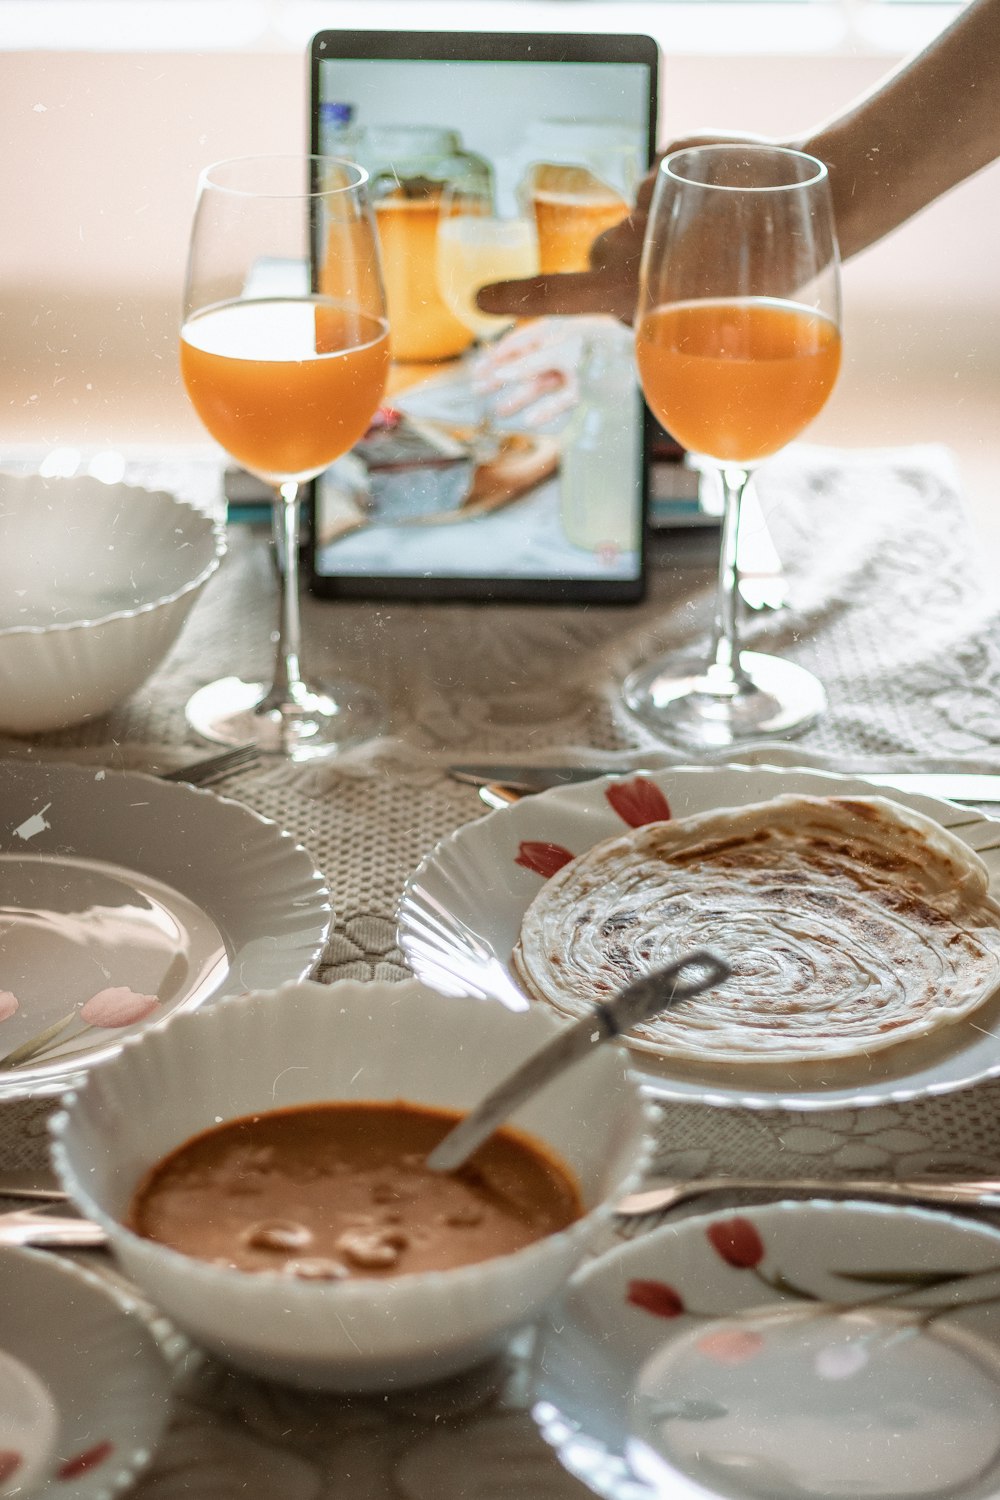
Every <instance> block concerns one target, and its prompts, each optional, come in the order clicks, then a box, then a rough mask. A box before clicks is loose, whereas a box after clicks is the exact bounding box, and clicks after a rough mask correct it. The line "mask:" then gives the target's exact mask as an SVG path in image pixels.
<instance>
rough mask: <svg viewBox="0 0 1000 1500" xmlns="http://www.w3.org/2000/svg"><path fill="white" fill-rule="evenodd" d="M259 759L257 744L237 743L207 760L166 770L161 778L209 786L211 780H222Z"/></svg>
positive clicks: (190, 784) (191, 784) (192, 784)
mask: <svg viewBox="0 0 1000 1500" xmlns="http://www.w3.org/2000/svg"><path fill="white" fill-rule="evenodd" d="M259 759H260V751H259V750H258V748H257V746H256V745H237V746H236V747H235V749H233V750H223V751H221V752H220V753H219V754H218V755H210V756H208V757H207V759H205V760H196V761H193V762H192V764H191V765H189V766H179V767H178V768H177V770H176V771H166V772H165V773H164V774H163V775H162V776H161V777H160V780H161V781H183V782H186V783H187V784H188V785H189V786H208V785H209V783H210V782H213V781H221V779H222V778H223V777H224V776H230V775H232V773H233V772H234V771H241V770H243V769H244V768H245V767H247V766H252V765H254V764H255V763H256V761H258V760H259Z"/></svg>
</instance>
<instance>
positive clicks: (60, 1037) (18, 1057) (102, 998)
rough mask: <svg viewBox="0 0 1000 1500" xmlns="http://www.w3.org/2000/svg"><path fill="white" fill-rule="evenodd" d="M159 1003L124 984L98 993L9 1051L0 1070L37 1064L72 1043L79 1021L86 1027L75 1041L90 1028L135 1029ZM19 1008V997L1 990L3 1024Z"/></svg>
mask: <svg viewBox="0 0 1000 1500" xmlns="http://www.w3.org/2000/svg"><path fill="white" fill-rule="evenodd" d="M159 1004H160V1001H159V997H158V996H156V995H141V994H139V993H138V991H136V990H133V989H129V987H128V985H124V984H121V985H114V986H111V987H110V988H108V989H104V990H98V992H97V993H96V994H95V995H91V996H90V997H89V999H87V1000H85V1001H84V1002H83V1004H82V1005H80V1006H74V1008H73V1009H72V1010H71V1011H70V1013H69V1015H67V1016H63V1017H62V1019H61V1020H59V1021H56V1022H55V1023H54V1024H53V1025H51V1026H47V1027H46V1028H45V1030H44V1031H40V1032H39V1033H38V1034H37V1035H36V1036H33V1037H32V1038H31V1040H30V1041H27V1042H23V1043H22V1044H21V1046H19V1047H15V1048H14V1050H13V1052H8V1053H7V1055H6V1056H5V1057H0V1067H4V1068H16V1067H19V1066H20V1065H21V1064H23V1063H27V1062H34V1061H36V1060H37V1059H38V1058H40V1057H42V1056H43V1055H44V1054H45V1053H46V1052H47V1051H48V1050H49V1048H50V1047H53V1046H55V1044H56V1043H57V1042H65V1041H67V1040H69V1038H68V1036H67V1032H68V1031H69V1030H70V1028H71V1027H72V1026H74V1025H75V1024H77V1023H79V1022H82V1023H83V1024H82V1026H81V1028H80V1030H79V1031H78V1032H77V1034H76V1035H75V1036H74V1037H73V1040H74V1041H79V1039H80V1037H81V1036H83V1034H84V1033H85V1032H86V1031H88V1030H90V1028H91V1027H98V1028H100V1029H101V1030H118V1029H120V1028H121V1027H123V1026H134V1025H136V1023H137V1022H139V1021H145V1020H146V1019H147V1017H148V1016H151V1015H152V1014H153V1012H154V1011H155V1010H156V1009H157V1008H158V1006H159ZM20 1009H21V1006H20V1002H19V1001H18V999H17V996H16V995H12V994H11V993H10V991H8V990H3V991H0V1021H6V1020H8V1019H9V1017H11V1016H13V1015H14V1014H16V1012H17V1011H19V1010H20Z"/></svg>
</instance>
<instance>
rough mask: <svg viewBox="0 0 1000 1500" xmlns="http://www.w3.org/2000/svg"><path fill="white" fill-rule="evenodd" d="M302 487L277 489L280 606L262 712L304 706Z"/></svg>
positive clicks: (290, 485) (288, 484)
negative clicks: (301, 658) (301, 659)
mask: <svg viewBox="0 0 1000 1500" xmlns="http://www.w3.org/2000/svg"><path fill="white" fill-rule="evenodd" d="M299 509H300V506H299V486H298V482H297V481H296V480H294V479H290V480H287V481H286V483H284V484H280V485H278V487H277V490H276V493H275V499H274V516H273V518H274V540H275V544H276V546H278V544H279V543H280V549H279V553H278V558H279V562H281V561H282V560H283V562H284V566H283V567H279V569H278V577H279V579H280V605H279V613H278V643H277V648H276V650H275V654H274V676H273V679H272V682H271V687H270V690H269V691H268V693H267V696H266V697H265V698H264V699H263V701H262V702H261V704H260V706H259V711H266V710H273V709H276V708H277V709H291V708H294V707H296V706H297V705H299V704H300V703H301V702H302V698H303V694H304V693H305V685H304V683H303V681H302V674H301V672H300V671H299V650H300V645H301V639H302V627H301V623H300V618H299Z"/></svg>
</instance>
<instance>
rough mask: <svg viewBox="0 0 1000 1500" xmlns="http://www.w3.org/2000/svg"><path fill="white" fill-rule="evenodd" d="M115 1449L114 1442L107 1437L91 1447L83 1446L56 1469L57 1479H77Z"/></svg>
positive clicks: (101, 1461) (94, 1467)
mask: <svg viewBox="0 0 1000 1500" xmlns="http://www.w3.org/2000/svg"><path fill="white" fill-rule="evenodd" d="M114 1451H115V1445H114V1443H111V1442H109V1441H108V1440H107V1439H105V1440H104V1442H102V1443H95V1444H94V1445H93V1447H92V1448H85V1449H84V1450H83V1452H82V1453H75V1454H74V1455H73V1457H72V1458H67V1459H65V1460H64V1462H63V1463H61V1464H60V1465H59V1468H58V1469H57V1470H56V1478H57V1479H63V1480H65V1479H77V1478H78V1477H79V1476H80V1475H81V1474H89V1473H90V1471H91V1469H96V1468H97V1466H98V1464H102V1463H103V1462H104V1460H105V1459H106V1458H110V1457H111V1455H112V1453H113V1452H114Z"/></svg>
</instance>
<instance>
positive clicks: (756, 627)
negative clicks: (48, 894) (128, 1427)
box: [0, 446, 1000, 1500]
mask: <svg viewBox="0 0 1000 1500" xmlns="http://www.w3.org/2000/svg"><path fill="white" fill-rule="evenodd" d="M131 477H133V478H135V479H136V480H138V481H140V482H144V483H148V484H152V485H156V486H162V487H172V488H174V489H175V490H177V491H178V492H179V493H183V494H186V495H187V496H188V497H189V498H191V499H193V500H195V501H198V502H200V503H204V504H206V505H212V504H214V503H217V498H218V475H217V473H216V472H215V471H214V470H213V469H212V468H210V467H208V466H205V465H203V464H185V463H173V464H160V465H150V464H146V465H142V466H137V467H136V468H134V470H133V471H132V475H131ZM759 493H760V499H761V504H762V507H763V509H764V512H765V514H766V515H767V517H768V524H769V527H770V530H771V532H772V535H773V537H774V540H775V542H776V544H777V547H778V550H779V552H780V554H781V556H782V558H783V560H784V562H785V565H786V568H787V572H788V579H789V592H790V606H789V607H788V608H787V609H785V610H783V611H781V612H780V613H778V614H764V613H761V614H756V615H752V616H751V617H750V618H749V619H748V621H747V625H746V639H747V643H748V644H749V645H752V646H755V647H757V648H758V649H760V648H762V647H763V648H764V649H769V650H773V651H775V652H777V653H779V654H781V655H784V656H787V657H788V658H789V659H792V660H795V661H798V662H800V663H801V664H802V665H804V666H806V667H809V668H811V669H812V670H813V671H815V672H816V673H817V674H818V675H819V676H820V677H821V678H822V680H823V682H824V683H825V685H826V687H827V691H828V694H829V699H830V707H829V712H828V713H827V715H826V717H825V718H824V720H823V721H822V723H821V724H819V725H817V726H816V728H815V729H814V730H812V731H811V732H810V733H809V734H808V735H806V736H805V737H804V738H803V739H802V740H801V741H799V742H797V744H796V745H795V746H794V747H782V748H781V749H778V750H775V748H774V747H770V748H769V749H768V750H766V751H764V752H762V753H761V754H760V755H759V757H758V758H764V759H769V760H774V759H777V758H780V759H784V760H786V761H789V762H798V763H805V764H821V765H828V766H833V767H836V766H837V765H844V766H849V767H851V768H857V767H858V766H859V765H862V764H863V763H864V762H865V760H866V759H868V760H869V761H870V762H871V764H873V765H874V764H878V765H881V766H886V765H890V764H897V763H898V764H905V765H910V766H916V765H920V766H933V765H939V766H957V765H962V766H966V767H968V768H970V769H973V768H974V769H984V770H991V769H996V770H1000V618H998V612H1000V600H998V595H997V592H996V590H995V588H994V585H993V582H992V580H991V579H990V578H989V577H987V576H986V574H985V571H984V569H983V568H982V566H981V564H980V561H978V560H977V557H976V551H975V547H974V544H973V541H972V538H971V536H970V534H969V532H968V530H967V528H966V524H965V521H964V517H963V513H962V507H961V500H960V496H959V486H958V482H957V478H956V474H955V472H954V469H953V466H952V463H951V461H950V458H949V456H948V454H947V453H946V452H945V451H944V450H942V449H940V448H936V447H933V446H926V447H920V448H909V449H905V450H881V451H864V452H847V451H833V450H824V449H816V448H809V447H805V446H800V447H796V448H793V449H791V450H789V451H788V452H787V453H786V454H785V455H783V456H782V457H781V458H779V459H778V460H776V461H775V462H773V463H772V464H771V465H769V466H768V468H767V469H766V470H765V471H764V472H763V473H762V474H761V476H760V479H759ZM713 586H714V578H713V567H712V558H711V543H710V541H709V542H707V543H706V538H705V537H704V536H701V537H698V536H696V535H688V536H684V535H678V536H676V537H673V538H671V539H668V540H667V541H665V542H661V543H660V545H659V548H658V560H657V566H656V567H655V568H654V570H653V575H652V584H651V588H650V594H649V598H648V600H647V602H646V603H644V604H643V605H641V606H637V607H630V608H593V607H590V608H584V607H574V608H568V607H542V606H516V607H515V606H483V607H478V606H470V605H433V606H421V605H416V604H405V605H400V604H393V605H382V604H377V603H356V602H352V603H330V602H318V601H309V602H307V605H306V609H305V630H306V641H307V651H306V659H307V664H308V665H309V666H310V667H311V668H312V669H313V670H314V671H315V672H317V673H319V674H322V673H323V672H324V671H326V672H330V671H332V670H333V669H334V668H341V669H342V670H343V671H344V672H345V673H346V674H347V675H352V676H356V677H358V678H360V679H362V680H364V681H367V682H370V683H372V684H373V685H374V686H375V687H376V688H377V689H378V690H379V692H381V693H382V694H383V695H384V697H385V698H386V699H387V700H388V701H389V703H390V704H391V707H392V714H393V726H392V735H391V737H388V738H386V739H385V740H382V741H379V742H378V743H377V744H374V745H372V746H368V747H365V748H364V749H362V750H359V751H356V752H354V753H352V754H351V755H349V756H347V757H345V759H344V760H343V761H341V762H338V763H337V764H336V765H335V766H326V767H322V768H320V767H311V768H310V767H296V768H292V767H288V766H285V765H283V764H277V763H267V764H264V765H263V766H261V767H259V768H256V769H253V770H250V771H247V772H243V773H242V774H240V775H239V776H235V777H233V778H232V779H231V780H230V781H229V782H228V783H227V785H226V788H225V791H226V794H227V795H229V796H233V797H236V798H239V799H241V800H243V801H245V802H246V803H247V804H248V805H249V806H250V807H252V808H254V809H256V810H257V811H258V812H260V813H263V814H264V815H266V816H267V817H270V818H273V819H274V820H276V821H277V822H278V823H279V824H281V825H282V826H283V827H285V828H287V829H288V830H289V831H290V832H291V833H293V834H294V835H295V836H296V838H297V839H298V840H299V841H300V842H301V843H302V844H303V845H304V846H305V847H306V849H308V850H309V852H310V853H311V854H312V856H313V858H314V860H315V862H316V864H317V865H318V866H319V867H320V869H321V870H322V871H323V873H324V875H325V876H326V879H327V882H328V885H329V887H330V891H331V896H332V901H333V906H334V911H335V915H336V922H335V926H334V930H333V933H332V935H331V938H330V941H329V943H328V945H327V949H326V952H325V953H324V955H323V960H322V964H321V966H320V970H319V977H320V978H322V979H324V980H327V981H332V980H334V979H338V978H367V977H376V978H388V979H395V978H402V977H404V975H405V974H406V968H405V965H404V962H403V959H402V956H401V954H400V952H399V949H398V948H397V946H396V943H395V928H394V921H393V912H394V909H395V905H396V901H397V899H398V897H399V894H400V891H401V889H402V886H403V883H404V881H405V879H406V876H407V875H408V873H409V872H410V871H411V870H412V869H413V868H414V866H415V865H416V864H417V863H418V861H419V860H420V858H421V857H422V856H423V855H424V854H425V853H427V851H428V850H429V849H430V848H432V847H433V845H434V844H435V843H436V841H437V840H438V839H440V838H442V837H444V836H445V835H447V834H448V833H450V832H451V831H452V830H453V829H455V828H456V827H458V826H459V825H460V824H462V823H465V822H467V821H468V820H470V819H473V818H476V817H478V816H480V815H481V814H482V812H483V808H482V804H481V803H480V802H479V801H478V798H477V795H476V793H475V791H474V790H472V789H471V788H468V787H463V786H459V785H457V784H456V783H454V782H452V781H450V780H449V779H448V777H447V776H446V774H445V772H444V766H445V765H446V764H447V763H448V762H449V761H452V760H471V759H474V758H489V757H492V758H506V759H514V758H519V759H524V760H539V761H544V760H546V759H548V760H551V761H553V762H556V761H565V760H568V759H587V758H588V757H589V758H590V759H592V760H595V761H597V760H599V761H601V762H602V763H608V762H611V763H614V764H616V765H620V766H621V767H622V768H626V767H628V766H630V765H639V764H667V763H669V760H670V756H669V755H668V754H667V753H666V752H664V751H663V749H662V747H661V746H657V745H656V744H655V743H654V742H653V741H652V740H651V739H650V738H649V737H648V735H647V734H646V732H645V731H644V730H643V729H642V728H640V727H639V726H638V725H637V724H636V723H635V722H634V721H632V720H631V719H630V718H629V717H628V715H627V714H626V713H625V712H624V710H623V709H622V708H621V706H620V704H619V701H618V696H617V684H618V683H619V682H620V681H621V679H622V677H623V676H624V674H625V672H626V671H627V670H628V669H629V668H630V667H631V666H633V665H635V664H636V663H637V662H639V661H640V660H642V659H644V658H646V657H648V656H649V655H651V654H653V653H656V652H660V651H662V650H664V649H666V648H669V647H673V646H678V647H680V646H683V645H685V644H686V643H688V642H692V641H696V640H698V639H699V638H702V637H703V636H704V633H705V631H706V629H707V626H708V623H709V620H710V612H711V600H712V591H713ZM273 597H274V572H273V566H272V563H271V559H270V555H269V551H268V548H267V545H266V539H265V538H262V537H261V536H259V535H256V534H253V533H248V532H245V531H239V530H237V529H234V534H233V535H231V538H230V552H229V555H228V557H227V559H226V561H225V563H224V565H223V568H222V570H221V573H220V575H219V576H218V578H217V579H216V580H215V581H214V582H213V585H212V586H211V587H210V588H209V589H208V591H207V592H206V594H205V595H204V597H203V599H202V600H201V602H200V603H199V605H198V607H197V609H196V611H195V612H194V614H193V615H192V617H191V619H190V620H189V622H188V625H187V627H186V629H185V631H184V634H183V636H182V638H181V640H180V641H179V643H178V645H177V646H176V648H175V649H174V651H173V652H172V654H171V656H170V657H169V659H168V660H167V661H166V663H165V664H164V665H163V667H162V668H161V670H160V671H159V672H158V673H157V674H156V676H155V677H154V678H153V679H152V680H151V681H150V682H149V683H148V684H147V686H146V688H145V689H144V690H143V691H141V692H140V693H139V694H137V695H136V697H135V698H134V699H133V700H132V701H131V702H130V703H129V704H128V705H126V706H125V707H124V708H122V709H121V710H120V711H118V712H117V713H116V714H114V715H113V716H112V717H111V718H109V719H107V720H105V721H104V722H102V723H100V724H97V725H93V726H84V727H81V728H79V729H77V730H73V731H67V732H65V733H63V734H59V735H51V736H46V737H44V738H40V739H38V740H37V741H33V742H19V743H14V742H6V743H3V744H0V752H2V753H4V754H10V755H19V756H25V755H30V756H32V757H40V758H45V757H50V758H52V757H58V758H63V759H73V760H87V761H89V762H98V763H101V764H106V765H108V766H112V767H122V766H125V767H135V766H139V767H150V768H152V767H155V768H163V767H165V766H166V765H168V764H175V763H180V762H182V761H183V760H185V759H190V758H196V757H197V756H198V755H199V754H204V753H205V747H204V745H203V744H200V743H198V742H197V741H196V740H195V739H194V737H193V736H192V735H191V733H190V732H189V731H188V730H187V729H186V725H185V721H184V716H183V705H184V702H185V700H186V699H187V697H188V696H189V694H190V693H191V692H192V691H193V690H194V689H195V688H196V687H198V686H200V685H201V684H202V683H204V682H207V681H209V680H211V679H212V678H213V677H216V676H220V675H224V674H226V673H228V672H231V671H239V672H241V673H242V674H244V675H252V674H258V675H261V676H266V675H267V672H268V669H269V665H270V655H271V649H272V647H271V639H270V637H271V631H272V626H273ZM47 1115H48V1107H47V1106H42V1105H39V1104H24V1105H8V1106H7V1107H6V1108H5V1109H4V1110H3V1111H2V1112H0V1165H2V1166H3V1167H5V1168H11V1167H32V1166H34V1165H40V1164H41V1163H42V1162H43V1160H44V1157H45V1123H46V1118H47ZM656 1166H657V1169H658V1170H659V1171H662V1172H665V1173H670V1174H677V1175H700V1174H705V1173H709V1172H712V1171H716V1170H722V1171H727V1172H737V1173H738V1172H746V1173H748V1174H759V1175H764V1176H770V1175H773V1176H780V1175H784V1176H787V1175H791V1174H793V1173H803V1174H808V1175H820V1176H822V1175H836V1174H838V1173H840V1174H845V1173H848V1172H850V1173H854V1174H857V1173H861V1172H871V1173H873V1174H879V1175H897V1176H903V1175H912V1174H915V1173H921V1172H928V1171H953V1172H956V1173H958V1172H961V1173H974V1174H986V1173H997V1172H1000V1080H998V1081H996V1082H992V1081H991V1082H987V1083H984V1084H981V1085H978V1086H977V1087H975V1088H972V1089H968V1090H965V1091H962V1092H959V1093H956V1094H951V1095H946V1096H944V1097H938V1098H928V1099H921V1100H917V1101H914V1102H912V1103H903V1104H896V1105H880V1106H877V1107H875V1108H870V1109H860V1110H841V1111H838V1112H836V1113H827V1114H809V1115H808V1116H802V1117H797V1116H795V1115H794V1114H791V1113H786V1112H784V1111H765V1112H758V1111H753V1112H750V1111H741V1110H714V1109H711V1108H709V1107H706V1106H700V1105H690V1104H670V1105H667V1106H665V1107H664V1108H663V1111H662V1119H661V1125H660V1132H659V1152H658V1159H657V1163H656ZM524 1396H525V1393H524V1389H523V1371H522V1369H521V1366H520V1365H519V1363H518V1361H517V1359H512V1361H511V1362H510V1363H509V1365H505V1366H503V1367H502V1368H496V1369H493V1370H489V1371H485V1372H479V1373H477V1374H476V1375H474V1376H470V1377H466V1378H465V1379H462V1380H459V1381H456V1382H452V1383H451V1384H449V1385H448V1386H447V1387H435V1388H433V1389H432V1390H427V1391H424V1392H417V1393H415V1394H413V1395H411V1396H409V1397H397V1398H394V1399H393V1401H392V1402H389V1403H387V1402H385V1401H383V1400H381V1399H378V1400H372V1399H364V1400H361V1399H357V1400H351V1401H346V1400H339V1399H335V1398H330V1397H323V1398H319V1397H316V1398H310V1397H304V1396H302V1395H296V1394H293V1393H289V1392H286V1391H281V1390H278V1389H276V1388H270V1387H265V1386H263V1385H259V1384H257V1383H255V1382H253V1381H250V1380H248V1379H244V1378H242V1377H238V1376H235V1375H233V1374H231V1373H229V1372H227V1371H225V1370H223V1369H222V1368H221V1367H219V1366H217V1365H214V1364H208V1365H206V1366H204V1367H203V1368H202V1369H201V1370H200V1372H198V1373H197V1374H196V1375H194V1376H193V1377H191V1378H189V1380H188V1382H187V1384H186V1386H185V1388H184V1389H183V1390H182V1391H181V1392H180V1394H179V1397H178V1404H177V1410H176V1413H175V1417H174V1421H173V1424H172V1426H171V1429H170V1432H169V1434H168V1436H167V1438H166V1440H165V1442H164V1444H163V1445H162V1447H161V1449H160V1451H159V1453H158V1455H157V1458H156V1460H155V1461H154V1463H153V1466H152V1468H151V1469H150V1470H149V1472H148V1473H147V1474H146V1475H145V1476H144V1477H143V1478H142V1479H141V1480H140V1481H139V1484H138V1487H137V1490H136V1494H137V1495H141V1496H143V1497H144V1500H150V1497H153V1496H156V1497H157V1500H167V1497H170V1500H172V1497H174V1496H177V1497H178V1500H179V1497H180V1496H182V1495H183V1496H184V1497H185V1500H190V1497H192V1496H195V1497H198V1496H202V1495H203V1496H205V1497H208V1496H212V1497H214V1500H225V1497H227V1496H229V1495H232V1496H234V1497H235V1496H236V1495H243V1494H246V1493H251V1494H254V1495H256V1496H259V1497H262V1500H269V1497H271V1496H275V1497H277V1496H279V1495H280V1496H281V1497H282V1500H300V1497H301V1500H312V1497H319V1496H322V1495H331V1496H332V1495H335V1494H337V1495H339V1494H341V1493H343V1492H345V1491H346V1489H347V1488H348V1486H349V1487H350V1492H351V1494H352V1496H353V1497H355V1500H367V1497H368V1496H372V1497H375V1496H397V1497H398V1496H402V1497H411V1500H431V1497H432V1496H433V1500H451V1497H456V1500H457V1497H459V1496H463V1497H464V1496H478V1495H483V1496H485V1495H486V1494H487V1493H488V1492H489V1493H494V1494H505V1495H506V1494H508V1493H515V1492H517V1493H520V1494H524V1495H526V1496H531V1497H540V1500H541V1497H547V1496H548V1495H550V1494H551V1495H553V1496H554V1495H557V1494H558V1495H566V1496H569V1495H571V1494H579V1493H580V1492H581V1487H580V1486H579V1484H578V1483H577V1482H576V1481H575V1480H573V1479H571V1478H569V1477H568V1476H567V1475H564V1474H563V1472H562V1470H561V1469H560V1468H559V1467H558V1465H557V1463H556V1461H555V1459H554V1458H553V1457H552V1456H551V1454H550V1452H549V1450H548V1449H547V1448H546V1446H545V1444H544V1443H543V1442H542V1440H541V1439H540V1438H538V1437H537V1436H536V1434H535V1431H534V1428H533V1425H532V1423H531V1421H530V1417H529V1416H528V1414H527V1412H526V1410H525V1406H524Z"/></svg>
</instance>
